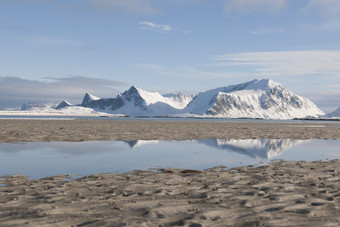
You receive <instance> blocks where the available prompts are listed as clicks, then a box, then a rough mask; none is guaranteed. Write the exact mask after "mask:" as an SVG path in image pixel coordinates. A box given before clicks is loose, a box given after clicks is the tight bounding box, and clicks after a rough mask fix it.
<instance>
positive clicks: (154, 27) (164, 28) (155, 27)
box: [139, 21, 173, 32]
mask: <svg viewBox="0 0 340 227" xmlns="http://www.w3.org/2000/svg"><path fill="white" fill-rule="evenodd" d="M139 24H140V25H142V26H141V27H140V29H143V30H150V31H157V32H170V31H172V30H173V28H172V27H171V26H169V25H164V24H155V23H153V22H149V21H141V22H139Z"/></svg>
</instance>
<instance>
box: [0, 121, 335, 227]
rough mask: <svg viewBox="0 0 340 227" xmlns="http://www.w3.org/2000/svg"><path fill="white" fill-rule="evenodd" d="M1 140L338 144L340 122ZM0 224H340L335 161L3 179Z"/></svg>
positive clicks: (33, 126) (110, 126)
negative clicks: (259, 140)
mask: <svg viewBox="0 0 340 227" xmlns="http://www.w3.org/2000/svg"><path fill="white" fill-rule="evenodd" d="M0 128H1V130H0V142H1V143H18V142H29V141H32V142H38V141H39V142H48V141H89V140H126V141H127V140H139V139H143V140H151V139H153V140H175V139H177V140H184V139H207V138H209V139H222V138H223V139H225V138H234V139H245V138H293V139H312V138H321V139H336V138H340V123H330V122H321V123H319V122H318V123H316V122H296V123H295V122H294V123H292V122H289V123H285V122H280V123H277V122H265V121H264V122H207V121H191V122H190V121H142V120H140V121H139V120H138V121H130V120H114V121H112V120H0ZM0 185H1V186H0V226H191V227H196V226H339V225H340V207H339V204H340V160H331V161H327V162H323V161H315V162H305V161H299V162H289V161H277V162H272V163H270V164H269V165H266V166H260V167H253V166H244V167H237V168H233V169H225V168H223V167H215V168H211V169H208V170H206V171H202V172H201V171H194V170H185V169H163V170H159V171H141V170H135V171H132V172H128V173H122V174H111V173H108V174H97V175H90V176H85V177H82V178H77V179H71V178H70V176H64V175H63V176H51V177H47V178H44V179H39V180H34V179H28V178H27V177H25V176H3V177H1V178H0Z"/></svg>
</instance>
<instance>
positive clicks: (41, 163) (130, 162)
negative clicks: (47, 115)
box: [0, 139, 340, 178]
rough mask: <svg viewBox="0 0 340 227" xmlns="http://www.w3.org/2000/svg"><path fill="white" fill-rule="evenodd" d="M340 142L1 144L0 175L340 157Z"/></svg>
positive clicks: (52, 173)
mask: <svg viewBox="0 0 340 227" xmlns="http://www.w3.org/2000/svg"><path fill="white" fill-rule="evenodd" d="M339 147H340V140H304V141H302V140H292V139H244V140H235V139H218V140H216V139H205V140H184V141H164V140H161V141H158V140H136V141H87V142H49V143H46V142H45V143H23V144H10V143H0V176H2V175H14V174H25V175H29V176H31V177H33V178H39V177H46V176H52V175H58V174H82V175H89V174H96V173H106V172H117V171H118V172H127V171H131V170H136V169H141V170H148V169H150V168H185V169H200V170H204V169H207V168H211V167H214V166H219V165H224V166H227V167H228V168H232V167H236V166H241V165H257V164H266V163H267V162H269V161H270V160H273V159H277V158H279V159H285V160H306V161H313V160H326V159H334V158H339V157H340V150H339V149H338V148H339Z"/></svg>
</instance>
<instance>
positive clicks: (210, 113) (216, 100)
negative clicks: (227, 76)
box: [184, 79, 324, 119]
mask: <svg viewBox="0 0 340 227" xmlns="http://www.w3.org/2000/svg"><path fill="white" fill-rule="evenodd" d="M184 112H185V113H191V114H194V115H200V116H204V117H223V118H262V119H293V118H305V117H318V116H320V115H324V112H323V111H322V110H320V109H319V108H318V107H317V106H316V105H315V104H314V103H312V102H311V101H310V100H308V99H306V98H303V97H300V96H298V95H296V94H294V93H293V92H291V91H289V90H288V89H287V88H285V87H284V86H283V85H281V84H279V83H276V82H274V81H272V80H268V79H262V80H260V79H256V80H252V81H249V82H246V83H242V84H237V85H231V86H228V87H220V88H216V89H213V90H209V91H205V92H201V93H199V94H198V95H197V96H196V97H195V98H194V99H193V100H192V101H191V102H190V103H189V104H188V106H187V107H186V108H185V109H184Z"/></svg>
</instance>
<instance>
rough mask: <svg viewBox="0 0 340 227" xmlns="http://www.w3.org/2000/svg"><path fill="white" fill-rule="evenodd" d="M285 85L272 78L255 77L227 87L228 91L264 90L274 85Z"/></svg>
mask: <svg viewBox="0 0 340 227" xmlns="http://www.w3.org/2000/svg"><path fill="white" fill-rule="evenodd" d="M277 86H280V87H282V88H283V87H284V86H283V85H281V84H279V83H277V82H275V81H273V80H270V79H255V80H251V81H248V82H244V83H241V84H236V85H230V86H228V87H226V92H234V91H241V90H263V91H267V90H270V89H272V88H274V87H277Z"/></svg>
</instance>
